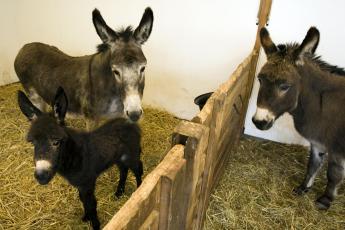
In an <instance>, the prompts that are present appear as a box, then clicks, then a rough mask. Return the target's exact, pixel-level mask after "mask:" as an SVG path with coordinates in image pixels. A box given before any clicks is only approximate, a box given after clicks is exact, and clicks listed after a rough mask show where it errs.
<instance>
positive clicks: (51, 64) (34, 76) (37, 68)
mask: <svg viewBox="0 0 345 230" xmlns="http://www.w3.org/2000/svg"><path fill="white" fill-rule="evenodd" d="M88 63H89V56H85V57H70V56H68V55H66V54H64V53H63V52H61V51H60V50H58V49H57V48H56V47H53V46H49V45H45V44H42V43H30V44H26V45H25V46H24V47H23V48H22V49H21V50H20V51H19V53H18V55H17V57H16V60H15V63H14V67H15V71H16V73H17V75H18V78H19V80H20V82H21V83H22V85H23V87H24V88H25V90H26V91H27V92H29V93H30V92H31V93H32V92H35V93H36V94H38V95H39V96H40V97H42V98H43V100H44V101H45V102H46V103H47V104H51V102H52V101H53V100H54V96H55V93H56V90H57V88H58V87H59V86H61V87H63V88H64V90H65V92H66V94H67V97H68V101H69V106H68V112H70V113H76V114H81V113H83V110H84V109H85V108H86V107H87V106H88V90H87V86H88Z"/></svg>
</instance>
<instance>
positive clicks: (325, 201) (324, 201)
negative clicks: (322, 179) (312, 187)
mask: <svg viewBox="0 0 345 230" xmlns="http://www.w3.org/2000/svg"><path fill="white" fill-rule="evenodd" d="M331 202H332V201H331V199H330V198H329V197H327V196H321V197H320V198H318V199H317V200H316V202H315V203H316V206H317V207H318V209H320V210H327V209H329V207H330V206H331Z"/></svg>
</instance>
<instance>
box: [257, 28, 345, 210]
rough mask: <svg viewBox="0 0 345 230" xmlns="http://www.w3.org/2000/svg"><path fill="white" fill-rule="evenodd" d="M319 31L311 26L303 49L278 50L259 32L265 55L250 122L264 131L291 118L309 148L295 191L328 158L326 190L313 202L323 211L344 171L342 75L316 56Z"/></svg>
mask: <svg viewBox="0 0 345 230" xmlns="http://www.w3.org/2000/svg"><path fill="white" fill-rule="evenodd" d="M319 37H320V34H319V31H318V30H317V29H316V28H315V27H311V28H310V29H309V31H308V33H307V35H306V37H305V38H304V40H303V42H302V44H301V45H299V44H295V43H294V44H286V45H278V46H276V45H275V44H274V43H273V42H272V40H271V38H270V36H269V33H268V31H267V30H266V28H263V29H262V30H261V33H260V38H261V44H262V46H263V48H264V50H265V53H266V56H267V63H266V64H265V65H264V66H263V67H262V69H261V71H260V73H259V75H258V79H259V81H260V90H259V95H258V100H257V110H256V113H255V115H254V116H253V122H254V124H255V125H256V127H257V128H259V129H261V130H267V129H269V128H271V127H272V125H273V123H274V121H275V120H277V119H278V118H279V116H281V115H282V114H283V113H285V112H288V113H290V114H291V115H292V117H293V120H294V125H295V128H296V130H297V131H298V132H299V133H300V134H301V135H302V136H303V137H304V138H306V139H307V140H308V141H309V142H310V145H311V150H310V157H309V163H308V169H307V173H306V177H305V179H304V181H303V183H302V184H301V185H300V186H299V187H297V188H296V189H295V192H296V193H297V194H299V195H300V194H303V193H305V192H307V191H308V190H309V189H310V188H311V186H312V185H313V182H314V179H315V177H316V174H317V172H318V171H319V169H320V168H321V166H322V163H323V162H324V158H325V156H328V170H327V179H328V183H327V187H326V190H325V192H324V194H323V195H322V196H321V197H319V198H318V199H317V200H316V204H317V206H318V207H319V208H321V209H327V208H329V207H330V205H331V202H332V201H333V200H334V198H335V196H336V190H337V186H338V185H339V184H340V183H341V182H342V180H343V178H344V172H345V171H344V167H345V164H344V163H345V106H344V105H345V77H344V76H345V71H344V70H343V69H342V68H338V67H337V66H332V65H329V64H327V63H326V62H324V61H322V60H321V59H320V57H319V56H316V55H315V54H314V52H315V50H316V48H317V45H318V43H319Z"/></svg>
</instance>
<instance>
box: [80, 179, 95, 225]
mask: <svg viewBox="0 0 345 230" xmlns="http://www.w3.org/2000/svg"><path fill="white" fill-rule="evenodd" d="M78 190H79V198H80V200H81V201H82V203H83V206H84V216H83V218H82V220H83V221H84V222H85V221H91V225H92V228H93V229H100V222H99V220H98V217H97V200H96V197H95V193H94V192H95V186H94V185H92V186H88V187H80V188H78Z"/></svg>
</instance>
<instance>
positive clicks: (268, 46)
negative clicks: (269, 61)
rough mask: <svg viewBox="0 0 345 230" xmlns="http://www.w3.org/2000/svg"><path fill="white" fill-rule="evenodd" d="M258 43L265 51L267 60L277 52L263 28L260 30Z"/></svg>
mask: <svg viewBox="0 0 345 230" xmlns="http://www.w3.org/2000/svg"><path fill="white" fill-rule="evenodd" d="M260 41H261V45H262V47H263V48H264V50H265V53H266V56H267V58H268V57H269V56H270V55H272V54H273V53H275V52H277V51H278V49H277V47H276V45H275V44H274V43H273V41H272V39H271V37H270V34H269V33H268V30H267V29H266V28H265V27H263V28H261V30H260Z"/></svg>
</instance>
